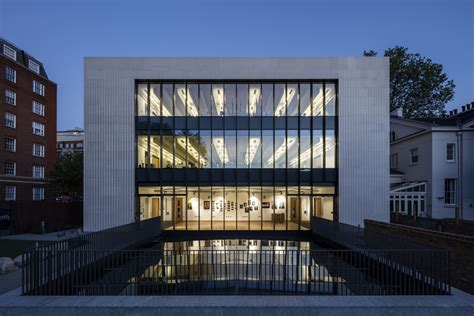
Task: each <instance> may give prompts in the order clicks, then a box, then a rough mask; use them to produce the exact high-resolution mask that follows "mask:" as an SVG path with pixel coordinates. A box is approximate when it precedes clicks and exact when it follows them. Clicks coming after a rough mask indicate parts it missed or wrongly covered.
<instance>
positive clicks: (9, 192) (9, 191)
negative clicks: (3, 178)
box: [5, 185, 16, 201]
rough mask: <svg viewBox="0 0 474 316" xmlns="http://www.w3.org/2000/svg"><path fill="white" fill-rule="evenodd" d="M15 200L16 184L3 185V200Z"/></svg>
mask: <svg viewBox="0 0 474 316" xmlns="http://www.w3.org/2000/svg"><path fill="white" fill-rule="evenodd" d="M15 200H16V186H14V185H6V186H5V201H15Z"/></svg>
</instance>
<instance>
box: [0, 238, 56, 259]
mask: <svg viewBox="0 0 474 316" xmlns="http://www.w3.org/2000/svg"><path fill="white" fill-rule="evenodd" d="M36 243H39V244H44V243H47V241H35V240H13V239H0V257H11V258H13V259H15V257H16V256H18V255H20V254H21V253H22V252H23V251H26V250H28V249H30V248H32V247H34V246H35V244H36Z"/></svg>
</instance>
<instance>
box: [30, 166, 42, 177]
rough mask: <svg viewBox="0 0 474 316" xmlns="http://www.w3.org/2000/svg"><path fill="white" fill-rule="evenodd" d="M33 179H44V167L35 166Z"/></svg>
mask: <svg viewBox="0 0 474 316" xmlns="http://www.w3.org/2000/svg"><path fill="white" fill-rule="evenodd" d="M33 178H40V179H43V178H44V166H39V165H33Z"/></svg>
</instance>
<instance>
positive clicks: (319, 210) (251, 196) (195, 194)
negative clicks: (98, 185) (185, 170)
mask: <svg viewBox="0 0 474 316" xmlns="http://www.w3.org/2000/svg"><path fill="white" fill-rule="evenodd" d="M138 195H139V201H140V207H139V210H140V216H141V218H142V219H146V218H151V217H154V216H157V215H158V214H162V218H163V221H164V227H165V229H174V230H306V229H309V228H310V220H311V216H316V217H321V218H325V219H328V220H333V219H334V198H335V188H334V187H333V186H313V187H311V186H300V187H298V186H291V187H282V186H237V187H236V186H213V187H198V186H189V187H185V186H170V187H167V186H165V187H161V188H160V187H157V186H140V187H139V188H138Z"/></svg>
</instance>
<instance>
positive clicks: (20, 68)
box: [0, 38, 56, 201]
mask: <svg viewBox="0 0 474 316" xmlns="http://www.w3.org/2000/svg"><path fill="white" fill-rule="evenodd" d="M0 71H1V74H2V75H1V76H0V91H1V94H2V99H1V106H0V115H1V117H2V118H3V124H1V127H0V130H1V133H0V135H1V138H2V142H3V145H2V149H1V150H0V196H1V199H2V200H5V201H15V200H24V201H32V200H43V199H44V198H45V180H44V179H45V175H47V174H48V172H49V170H50V168H51V167H52V165H53V163H54V160H55V158H56V150H55V147H56V84H55V83H54V82H52V81H51V80H49V79H48V76H47V74H46V71H45V68H44V66H43V64H42V63H41V62H40V61H38V60H37V59H35V58H34V57H32V56H31V55H29V54H28V53H26V52H25V51H24V50H22V49H20V48H18V47H16V46H15V45H13V44H12V43H9V42H8V41H6V40H4V39H1V38H0Z"/></svg>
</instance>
